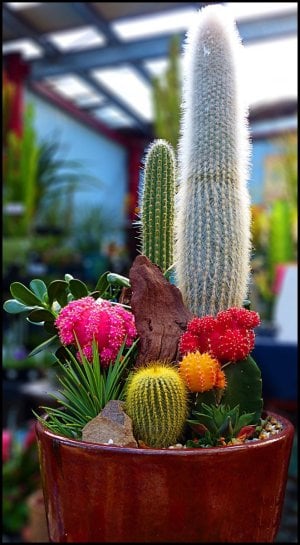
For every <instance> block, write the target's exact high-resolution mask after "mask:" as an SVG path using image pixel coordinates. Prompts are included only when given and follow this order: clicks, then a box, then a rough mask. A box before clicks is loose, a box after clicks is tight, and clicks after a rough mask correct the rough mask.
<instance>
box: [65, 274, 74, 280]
mask: <svg viewBox="0 0 300 545" xmlns="http://www.w3.org/2000/svg"><path fill="white" fill-rule="evenodd" d="M73 278H74V276H72V275H71V274H65V281H66V282H70V280H73Z"/></svg>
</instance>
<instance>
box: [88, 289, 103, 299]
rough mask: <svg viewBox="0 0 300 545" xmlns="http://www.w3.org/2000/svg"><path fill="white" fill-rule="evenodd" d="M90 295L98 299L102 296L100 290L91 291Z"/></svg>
mask: <svg viewBox="0 0 300 545" xmlns="http://www.w3.org/2000/svg"><path fill="white" fill-rule="evenodd" d="M89 296H90V297H94V299H98V298H99V297H100V292H99V291H91V292H90V293H89Z"/></svg>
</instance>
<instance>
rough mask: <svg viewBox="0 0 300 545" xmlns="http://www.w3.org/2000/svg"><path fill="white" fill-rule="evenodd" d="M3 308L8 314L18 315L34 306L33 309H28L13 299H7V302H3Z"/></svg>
mask: <svg viewBox="0 0 300 545" xmlns="http://www.w3.org/2000/svg"><path fill="white" fill-rule="evenodd" d="M3 308H4V310H5V311H6V312H8V313H9V314H20V313H21V312H27V311H28V310H32V309H33V308H36V305H35V306H33V307H28V306H26V305H24V304H23V303H20V301H16V300H15V299H8V300H7V301H5V303H4V305H3Z"/></svg>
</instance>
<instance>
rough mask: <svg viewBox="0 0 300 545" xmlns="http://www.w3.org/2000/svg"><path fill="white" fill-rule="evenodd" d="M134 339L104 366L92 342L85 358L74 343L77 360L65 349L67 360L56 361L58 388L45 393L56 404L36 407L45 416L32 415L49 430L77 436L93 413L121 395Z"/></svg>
mask: <svg viewBox="0 0 300 545" xmlns="http://www.w3.org/2000/svg"><path fill="white" fill-rule="evenodd" d="M137 342H138V340H136V341H135V342H134V343H133V344H132V345H131V347H130V348H129V349H126V348H125V341H124V343H123V344H122V346H121V348H120V350H119V352H118V355H117V357H116V360H115V361H114V362H111V364H110V365H109V366H108V367H105V368H103V366H101V362H100V358H99V351H98V346H97V343H96V342H93V359H92V361H91V362H89V361H88V359H87V358H86V356H85V355H84V354H83V352H82V350H81V347H80V346H79V344H78V350H79V353H80V358H81V363H79V362H78V361H77V359H76V357H75V356H74V355H73V353H72V352H71V351H70V350H69V349H68V348H66V351H67V353H68V356H69V359H68V360H67V361H65V362H64V363H62V362H61V361H60V360H59V359H58V358H56V359H57V363H58V365H59V368H60V370H61V373H60V376H59V377H58V381H59V383H60V384H61V386H62V388H61V389H59V390H58V392H57V393H56V394H52V393H49V396H51V397H52V398H54V399H55V400H56V402H57V403H58V405H57V406H56V407H45V406H42V407H40V408H41V409H43V410H44V411H45V412H46V413H47V418H46V419H45V418H44V416H40V415H38V414H36V413H35V412H34V411H33V413H34V415H35V416H36V418H37V419H38V420H39V421H40V422H42V424H43V425H44V426H45V427H47V428H48V429H49V430H50V431H52V432H53V433H57V434H59V435H63V436H64V437H70V438H72V439H81V431H82V429H83V427H84V426H85V425H86V424H87V423H88V422H89V421H90V420H92V419H93V418H94V417H95V416H97V415H98V414H99V413H100V412H101V410H102V409H103V408H104V407H105V405H106V404H107V403H108V401H110V400H112V399H119V400H122V399H123V398H124V386H125V383H126V375H127V372H128V368H129V366H130V365H129V364H130V362H131V363H132V357H133V355H134V352H135V347H136V345H137Z"/></svg>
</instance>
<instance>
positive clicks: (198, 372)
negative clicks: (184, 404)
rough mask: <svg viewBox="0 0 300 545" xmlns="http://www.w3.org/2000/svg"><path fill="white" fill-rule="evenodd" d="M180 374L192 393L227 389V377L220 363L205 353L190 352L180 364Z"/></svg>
mask: <svg viewBox="0 0 300 545" xmlns="http://www.w3.org/2000/svg"><path fill="white" fill-rule="evenodd" d="M179 374H180V376H181V377H182V379H183V380H184V382H185V384H186V385H187V387H188V389H189V390H190V391H191V392H206V391H207V390H211V389H212V388H214V387H217V388H224V387H225V375H224V372H223V371H222V370H221V366H220V363H219V361H218V360H217V359H216V358H213V357H212V356H210V354H208V353H207V352H205V353H204V354H200V352H193V353H192V352H190V353H189V354H187V355H186V356H184V358H183V359H182V361H181V362H180V363H179Z"/></svg>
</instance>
